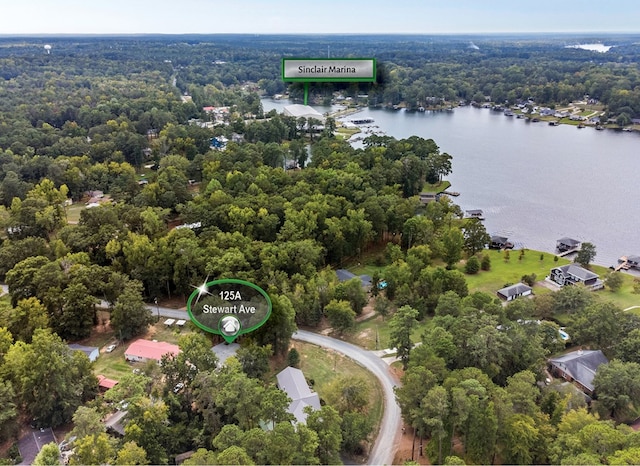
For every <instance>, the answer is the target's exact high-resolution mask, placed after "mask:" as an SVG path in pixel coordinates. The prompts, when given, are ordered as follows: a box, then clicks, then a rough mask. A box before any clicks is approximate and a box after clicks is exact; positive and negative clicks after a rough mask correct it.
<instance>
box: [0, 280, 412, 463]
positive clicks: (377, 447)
mask: <svg viewBox="0 0 640 466" xmlns="http://www.w3.org/2000/svg"><path fill="white" fill-rule="evenodd" d="M2 292H4V293H7V292H8V287H7V286H6V285H0V294H3V293H2ZM101 304H103V305H108V303H101ZM105 307H107V306H105ZM147 307H148V308H149V309H150V310H151V312H153V314H154V315H159V316H162V317H170V318H173V319H186V320H188V319H189V315H188V314H187V312H186V311H184V310H180V309H170V308H166V307H162V306H156V305H155V304H147ZM292 338H293V339H294V340H299V341H303V342H306V343H311V344H314V345H318V346H321V347H323V348H328V349H331V350H333V351H337V352H339V353H342V354H344V355H345V356H347V357H349V358H351V359H353V360H354V361H356V362H357V363H358V364H360V365H361V366H363V367H364V368H365V369H367V370H368V371H369V372H371V373H372V374H373V375H374V376H375V377H376V378H377V379H378V380H379V381H380V385H381V387H382V391H383V392H384V413H383V415H382V422H381V424H380V430H379V431H378V436H377V438H376V441H375V444H374V445H373V448H372V449H371V453H370V455H369V464H393V458H394V455H395V446H396V436H397V435H398V431H399V427H400V426H401V425H402V424H401V422H402V417H401V413H400V407H399V406H398V403H396V397H395V393H394V391H393V387H395V386H397V381H396V380H395V379H394V378H393V376H392V375H391V373H390V372H389V366H388V365H387V364H386V363H385V362H384V361H382V360H381V359H380V358H379V357H378V356H376V355H375V354H373V353H372V352H371V351H367V350H364V349H362V348H360V347H358V346H355V345H352V344H351V343H346V342H344V341H341V340H336V339H334V338H330V337H325V336H323V335H318V334H317V333H313V332H307V331H305V330H298V331H297V332H296V333H294V334H293V336H292Z"/></svg>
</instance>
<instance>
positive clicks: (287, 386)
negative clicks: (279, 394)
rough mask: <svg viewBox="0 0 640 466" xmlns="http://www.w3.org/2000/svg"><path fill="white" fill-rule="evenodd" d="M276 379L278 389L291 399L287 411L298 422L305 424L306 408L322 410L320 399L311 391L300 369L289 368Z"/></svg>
mask: <svg viewBox="0 0 640 466" xmlns="http://www.w3.org/2000/svg"><path fill="white" fill-rule="evenodd" d="M276 379H277V381H278V388H279V389H280V390H282V391H283V392H285V393H286V394H287V395H288V396H289V398H291V403H289V407H288V408H287V411H288V412H289V413H291V414H293V415H294V417H295V418H296V422H300V423H302V424H305V423H306V421H307V413H305V412H304V408H306V407H307V406H311V408H313V409H314V410H318V409H320V397H319V396H318V394H317V393H315V392H312V391H311V389H310V388H309V385H307V380H306V379H305V378H304V374H303V373H302V371H301V370H300V369H296V368H295V367H287V368H286V369H284V370H282V371H281V372H279V373H278V375H277V376H276Z"/></svg>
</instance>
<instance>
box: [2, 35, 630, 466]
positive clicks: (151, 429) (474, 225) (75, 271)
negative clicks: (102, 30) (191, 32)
mask: <svg viewBox="0 0 640 466" xmlns="http://www.w3.org/2000/svg"><path fill="white" fill-rule="evenodd" d="M565 40H566V38H546V39H544V40H543V39H541V38H540V37H525V38H518V39H514V38H500V39H498V38H495V37H492V38H482V37H456V38H447V37H438V38H425V37H411V36H407V37H400V36H398V37H395V36H394V37H390V38H388V40H384V41H383V40H382V39H379V38H378V39H376V38H371V37H359V36H354V37H350V38H349V40H348V41H347V40H346V39H344V38H322V37H308V38H303V40H292V39H291V38H289V37H277V36H269V37H264V38H254V37H243V36H239V37H235V36H234V37H231V36H229V37H227V36H220V37H217V36H216V37H212V38H208V37H199V36H193V37H186V36H185V37H180V38H176V37H135V38H126V37H114V38H91V39H87V38H48V39H47V40H46V41H45V40H44V39H31V40H26V39H24V40H20V41H17V40H11V39H2V40H0V45H2V47H0V73H1V78H2V79H0V203H1V205H2V207H0V222H1V225H2V227H3V229H4V231H5V235H4V237H3V241H2V244H1V245H0V279H2V281H4V283H6V284H7V286H8V288H9V294H10V300H5V301H2V302H0V406H4V409H3V410H2V414H1V415H0V435H1V436H2V438H3V439H7V438H10V437H11V436H13V435H15V434H16V432H17V428H18V425H19V424H18V421H19V420H21V419H22V418H24V417H27V418H29V419H34V420H36V421H38V423H39V424H42V425H52V426H58V425H62V424H65V423H68V422H70V421H73V423H74V426H75V427H74V431H73V433H74V436H75V437H76V440H75V448H74V450H75V454H74V456H72V461H73V462H76V464H98V463H117V464H163V463H167V462H168V461H172V459H173V458H174V457H175V455H177V454H179V453H182V452H184V451H187V450H191V449H198V452H197V454H196V456H194V457H192V458H191V459H190V460H189V461H190V462H191V464H251V463H255V464H288V463H300V464H318V463H321V464H328V463H335V462H338V461H340V456H339V455H340V453H354V452H359V451H362V449H363V446H365V445H366V442H367V441H370V440H371V438H370V434H371V430H372V426H371V425H369V424H368V423H367V418H366V416H365V411H366V408H365V404H366V401H364V402H363V401H362V398H363V397H362V396H360V397H356V396H354V398H349V396H348V394H351V395H352V396H353V394H354V393H361V392H364V391H365V390H364V389H363V388H362V386H361V384H360V381H358V380H342V381H340V383H338V384H336V386H335V387H334V388H333V389H334V391H335V393H336V395H335V396H333V397H331V398H332V399H331V400H329V401H330V402H329V403H327V404H326V405H325V406H324V407H323V408H322V410H320V411H317V412H314V413H312V414H310V416H309V418H308V421H307V425H306V426H303V425H298V426H297V427H296V428H295V429H294V427H293V426H292V424H291V423H290V422H289V421H290V416H289V415H288V414H287V412H286V407H287V404H288V401H287V398H286V395H284V394H283V393H282V392H281V391H279V390H277V389H276V388H275V386H274V385H273V383H271V381H270V380H268V379H267V374H268V372H269V357H271V356H272V355H276V356H280V357H286V356H287V355H288V354H289V340H290V337H291V334H292V333H293V331H294V330H295V329H296V326H308V327H311V328H315V327H317V326H318V325H319V324H322V323H328V324H329V325H331V327H332V328H333V329H334V331H336V333H338V334H340V333H348V332H349V331H350V330H351V329H352V328H353V327H354V325H355V318H356V316H357V315H359V314H360V313H362V310H363V307H364V306H365V304H366V303H367V300H368V299H369V296H367V294H366V292H365V291H364V290H363V288H362V286H361V282H360V280H359V279H355V280H351V281H347V282H340V281H339V280H338V279H337V276H336V274H335V272H334V269H335V268H338V267H339V266H341V265H343V264H345V263H349V262H350V261H354V260H355V261H357V260H358V258H360V257H362V256H363V255H364V254H370V255H371V254H373V255H375V256H376V260H377V261H378V262H379V265H385V266H386V267H385V269H384V273H383V274H377V273H376V274H374V276H373V277H372V291H371V294H372V299H373V300H374V302H375V308H376V311H377V312H378V313H379V314H380V315H383V316H385V317H386V316H388V321H389V326H390V328H391V338H392V343H393V345H394V346H395V347H396V348H397V350H398V356H399V357H400V359H401V361H402V363H403V370H404V376H403V379H402V388H399V389H398V391H397V397H398V401H399V403H400V405H401V407H402V409H403V416H404V418H405V422H406V424H407V425H408V426H411V427H412V428H414V429H415V432H416V435H418V436H420V437H424V438H429V439H430V442H429V444H428V448H427V450H428V454H429V455H430V458H431V459H432V461H433V462H434V463H435V462H443V461H445V459H446V460H447V461H448V462H450V463H454V462H456V461H462V460H464V461H466V462H469V463H492V462H509V463H522V464H527V463H548V462H552V463H566V464H578V463H579V462H588V463H590V464H598V463H601V462H602V463H604V464H616V463H615V462H616V461H631V462H636V463H637V462H638V460H640V456H639V452H640V437H638V435H637V434H635V433H634V432H633V431H631V429H630V428H628V427H627V426H625V425H624V424H622V421H628V420H630V419H631V418H633V415H634V414H635V412H636V406H637V403H638V402H640V378H639V375H638V374H639V373H640V372H639V371H638V370H637V369H638V366H637V364H638V363H640V350H639V348H640V320H639V319H638V318H637V317H635V316H634V315H633V314H630V313H624V312H622V311H621V310H620V309H619V308H617V307H616V306H615V305H613V304H611V303H603V302H601V301H598V300H594V298H593V296H592V295H591V294H590V293H589V292H586V291H585V290H582V289H580V288H579V287H568V288H566V289H563V290H562V291H560V292H558V293H554V294H552V295H549V294H547V295H540V296H539V297H537V298H536V299H534V300H526V301H517V302H514V303H512V304H509V305H508V306H502V305H501V303H500V302H499V301H498V300H497V299H496V298H495V296H493V295H489V294H486V293H482V292H477V291H475V290H470V289H469V287H468V285H467V281H466V278H465V276H466V274H475V273H478V271H479V270H487V269H490V268H491V261H492V260H496V256H495V255H494V256H490V255H488V254H487V253H486V251H484V248H485V245H486V244H487V243H488V241H489V237H488V235H487V233H486V231H485V229H484V226H483V225H482V224H481V223H480V222H478V221H477V220H468V219H464V218H463V215H462V212H461V210H460V208H459V207H458V206H456V205H455V204H454V203H453V202H451V200H450V199H449V198H448V197H446V196H443V197H441V198H440V199H439V200H437V201H435V202H431V203H428V204H426V205H423V204H422V203H421V202H420V199H419V196H418V194H419V193H420V192H421V191H422V190H423V186H424V184H425V182H427V183H437V182H438V181H439V180H441V179H443V178H444V177H446V176H447V175H448V174H450V172H451V160H452V155H450V154H447V153H443V152H441V151H440V148H439V147H438V145H437V142H436V141H433V140H431V139H422V138H419V137H415V136H414V137H410V138H407V139H403V140H395V139H393V138H390V137H378V136H371V137H369V138H367V139H365V146H364V148H363V149H354V148H352V147H351V146H350V145H349V144H347V143H346V142H344V141H343V140H342V139H339V138H337V137H336V136H334V134H333V132H332V131H331V124H330V121H331V120H328V121H327V124H326V125H325V126H324V129H323V130H321V131H318V132H313V131H310V127H312V124H307V123H311V122H306V121H300V120H296V119H295V118H293V117H287V116H284V115H277V114H275V113H270V114H267V115H264V114H263V112H262V109H261V105H260V100H259V96H258V94H257V91H258V90H259V89H262V90H266V91H267V92H268V93H270V94H272V93H276V92H282V91H284V90H285V87H284V84H283V83H281V82H280V81H279V78H278V77H279V66H280V58H281V57H282V56H285V55H292V56H293V55H297V56H304V55H309V56H311V55H318V56H322V54H323V53H326V47H327V43H329V44H330V47H331V54H332V55H343V56H355V55H359V56H375V57H376V58H377V59H378V60H379V62H380V63H381V67H380V68H381V70H380V73H381V75H380V77H381V79H380V82H379V83H378V84H376V85H373V86H370V87H362V88H360V87H358V86H356V85H354V86H347V87H346V88H345V89H344V91H345V92H347V93H352V94H353V95H356V94H358V93H361V92H367V93H368V95H369V100H370V102H371V103H373V102H375V100H376V99H379V102H384V103H390V104H393V103H399V102H401V101H404V102H407V101H408V102H413V101H415V102H416V103H420V102H422V101H423V100H424V99H427V98H429V97H437V98H444V99H445V100H447V101H456V100H458V99H474V98H475V96H476V95H480V96H483V98H484V96H490V98H491V99H492V100H494V101H502V100H505V99H507V100H516V99H519V98H528V97H532V98H534V99H535V100H536V101H539V102H541V103H547V104H554V103H557V104H561V103H564V102H568V101H570V100H573V99H578V98H582V97H583V96H584V94H589V95H590V96H591V97H592V98H595V99H598V100H600V101H601V102H603V103H604V104H605V105H607V106H608V111H609V112H610V114H611V115H619V114H622V113H625V114H626V115H627V116H628V117H629V118H632V117H639V116H640V93H639V92H640V91H639V89H640V87H639V85H638V80H639V79H640V70H639V69H638V53H640V50H639V48H638V45H634V43H633V40H634V39H633V38H627V37H616V38H615V41H616V45H618V46H617V47H615V48H614V49H612V50H611V51H610V52H608V53H607V54H598V55H594V54H593V53H590V52H586V51H581V50H575V49H567V48H564V47H563V44H564V42H563V41H565ZM471 41H472V42H473V44H475V45H476V47H475V48H470V47H469V43H470V42H471ZM45 43H46V44H50V45H51V48H50V50H48V51H49V52H50V53H47V51H46V50H45V49H44V48H43V46H44V44H45ZM333 90H334V88H333V87H331V86H326V85H325V86H318V87H317V88H316V87H314V88H313V92H314V93H315V94H316V95H317V96H319V97H320V98H322V96H323V95H324V94H330V93H331V92H332V91H333ZM291 91H292V92H293V94H294V95H295V93H296V89H295V87H294V88H292V89H291ZM185 95H188V96H189V98H184V97H185ZM205 106H215V107H228V108H229V111H228V114H227V115H226V116H225V118H224V120H223V121H217V122H213V121H211V116H210V115H209V114H208V113H207V112H206V111H205V110H203V107H205ZM204 123H211V124H210V125H208V124H204ZM222 136H224V137H225V138H227V139H228V140H229V142H228V144H226V146H225V148H224V150H220V149H219V148H217V147H215V146H214V145H213V144H212V138H214V137H216V138H218V137H222ZM307 146H310V149H309V150H310V153H311V157H310V160H308V157H307V155H308V154H307ZM291 160H295V161H296V162H297V165H298V167H299V168H297V169H292V170H285V169H284V168H283V167H285V166H287V165H288V164H287V161H291ZM96 192H101V194H102V195H104V197H101V200H100V202H101V205H100V206H98V207H93V208H84V207H85V203H87V202H89V200H90V198H93V197H95V196H96V195H95V193H96ZM105 201H108V202H105ZM78 206H81V209H79V210H78V209H77V207H78ZM74 208H75V210H74ZM72 212H75V213H76V214H77V215H78V216H77V219H76V218H72V217H73V215H72ZM180 225H182V226H185V225H189V226H190V227H183V228H175V227H176V226H180ZM463 259H464V260H465V265H461V260H463ZM205 277H210V278H211V279H219V278H240V279H244V280H249V281H251V282H253V283H256V284H257V285H259V286H260V287H262V288H263V289H265V290H267V291H268V293H269V295H270V296H271V299H272V301H273V311H272V315H271V317H270V319H269V321H268V322H267V323H266V324H265V326H263V327H262V328H261V329H259V330H257V331H256V332H254V333H253V334H252V335H251V337H246V338H245V339H244V340H243V341H242V346H243V348H242V350H241V352H240V353H239V354H238V358H237V359H238V362H237V363H236V362H232V363H230V364H228V365H226V366H225V367H224V368H223V369H216V360H215V356H214V355H213V354H212V353H211V351H210V341H209V340H208V339H207V338H205V337H204V336H202V335H199V334H194V335H188V336H185V337H184V338H182V339H181V341H180V347H181V349H182V352H181V353H180V355H179V356H177V357H175V358H165V359H164V360H163V361H162V364H161V365H160V366H158V367H155V366H153V365H152V366H149V367H147V368H146V369H145V372H144V373H143V374H131V375H130V376H129V377H127V378H126V379H124V380H121V381H120V384H119V385H118V386H117V387H116V388H114V389H112V390H110V391H109V392H107V394H106V395H105V396H104V397H99V398H95V395H96V392H97V380H96V378H95V376H94V375H93V373H92V370H91V365H90V364H89V362H88V360H87V359H86V358H85V357H84V356H83V355H81V354H79V353H77V352H75V353H73V354H71V353H70V352H69V351H67V350H66V346H65V344H64V342H65V341H67V342H71V341H78V340H82V339H83V338H86V337H88V336H89V335H90V334H91V332H92V331H93V330H94V329H95V327H96V326H99V325H103V326H104V322H101V321H100V318H99V317H98V313H97V312H96V304H97V303H98V301H100V300H104V301H106V302H107V304H108V306H109V311H110V318H109V321H110V322H109V325H110V327H111V328H112V329H113V331H114V332H115V334H116V335H119V338H120V339H122V340H124V341H127V340H130V339H132V338H134V337H136V336H138V335H141V334H144V332H145V331H146V329H147V327H148V326H149V324H151V323H152V321H153V318H152V316H151V314H150V311H149V309H148V308H147V307H146V306H145V304H144V303H145V301H147V302H148V301H151V300H153V299H154V298H160V299H162V298H169V297H175V296H178V297H183V298H184V297H186V296H187V295H188V294H189V293H190V292H191V290H192V289H193V285H194V284H196V283H201V282H202V281H203V279H205ZM383 282H384V286H379V285H381V284H382V283H383ZM559 314H569V315H571V316H572V319H571V326H569V327H567V331H568V332H570V333H571V334H572V335H573V342H574V343H576V344H581V345H585V346H588V347H594V348H598V349H602V350H603V351H605V352H606V354H607V355H608V356H609V357H610V358H612V359H614V358H615V359H614V361H613V362H612V363H611V364H610V365H608V369H607V370H604V371H599V372H598V375H597V377H596V380H595V384H596V392H597V393H598V400H597V402H595V403H594V404H593V405H591V406H590V407H587V404H586V402H585V399H584V397H583V396H582V395H580V394H577V393H576V392H575V391H573V390H571V389H570V388H567V387H566V386H559V385H557V384H551V385H548V386H546V385H545V384H544V383H543V381H544V380H545V378H546V375H545V372H544V367H545V360H546V358H547V357H549V355H551V354H555V353H557V352H558V351H560V350H562V349H563V348H564V343H563V342H562V341H560V339H559V338H558V329H559V326H558V324H557V323H556V322H555V321H554V317H555V316H557V315H559ZM418 322H427V323H428V325H427V326H426V330H425V332H424V333H423V336H422V344H421V345H419V346H416V347H414V345H413V343H414V342H413V341H412V340H411V330H412V329H413V328H414V327H415V325H416V324H417V323H418ZM289 356H290V354H289ZM52 368H53V369H55V370H52ZM621 380H622V381H624V383H621V382H620V381H621ZM43 381H46V384H44V383H43ZM178 384H181V385H180V387H181V389H180V390H175V389H174V387H178ZM43 387H46V388H43ZM71 387H74V388H75V389H74V390H72V389H71ZM365 398H366V397H365ZM123 404H126V405H127V406H130V409H129V416H128V423H127V426H126V429H125V434H124V438H123V439H121V440H116V439H115V438H113V437H112V436H110V435H108V434H107V433H106V432H105V430H104V425H103V424H102V423H101V422H100V419H101V418H102V417H103V415H104V414H105V413H106V412H107V411H109V410H112V409H113V407H114V406H122V405H123ZM250 408H251V409H250ZM587 408H589V409H587ZM263 421H271V423H272V426H273V428H272V429H271V430H263V429H261V428H260V422H263ZM595 437H597V438H598V439H600V440H598V441H594V440H593V439H594V438H595ZM292 442H294V443H292ZM456 444H458V446H456ZM292 445H294V448H292ZM454 446H455V448H454ZM43 451H45V450H43ZM56 454H57V453H56Z"/></svg>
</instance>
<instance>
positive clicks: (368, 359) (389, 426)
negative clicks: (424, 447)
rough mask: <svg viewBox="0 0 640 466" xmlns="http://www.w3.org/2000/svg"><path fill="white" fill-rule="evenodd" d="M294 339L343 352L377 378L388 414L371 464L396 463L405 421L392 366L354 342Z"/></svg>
mask: <svg viewBox="0 0 640 466" xmlns="http://www.w3.org/2000/svg"><path fill="white" fill-rule="evenodd" d="M293 339H294V340H299V341H304V342H307V343H312V344H314V345H318V346H322V347H324V348H329V349H332V350H334V351H337V352H339V353H342V354H344V355H345V356H347V357H349V358H351V359H353V360H354V361H356V362H357V363H358V364H360V365H361V366H363V367H365V368H366V369H367V370H368V371H370V372H371V373H372V374H373V375H374V376H376V378H377V379H378V380H379V381H380V385H381V386H382V390H383V392H384V413H383V415H382V423H381V425H380V430H379V432H378V437H377V438H376V442H375V444H374V446H373V448H372V449H371V454H370V455H369V464H393V458H394V455H395V447H396V435H397V434H398V430H399V426H400V425H401V422H402V420H401V419H402V418H401V413H400V406H398V403H396V398H395V394H394V392H393V387H395V386H396V385H397V382H396V380H395V379H394V378H393V377H392V375H391V374H390V372H389V366H388V365H387V364H385V363H384V362H383V361H382V360H381V359H380V358H379V357H378V356H376V355H375V354H373V353H372V352H371V351H367V350H363V349H362V348H360V347H358V346H355V345H352V344H350V343H346V342H344V341H341V340H336V339H334V338H329V337H325V336H323V335H318V334H317V333H312V332H307V331H304V330H298V331H297V332H296V333H294V334H293Z"/></svg>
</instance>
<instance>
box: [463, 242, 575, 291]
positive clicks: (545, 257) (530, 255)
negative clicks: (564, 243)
mask: <svg viewBox="0 0 640 466" xmlns="http://www.w3.org/2000/svg"><path fill="white" fill-rule="evenodd" d="M483 254H488V255H489V258H490V259H491V270H488V271H483V270H481V271H479V272H478V273H477V274H475V275H467V274H465V278H466V279H467V285H468V287H469V292H474V291H484V292H487V293H490V294H495V293H496V291H498V290H499V289H501V288H504V287H505V286H507V285H513V284H514V283H519V282H520V281H522V276H523V275H530V274H532V273H535V274H536V281H541V280H544V279H545V277H546V276H547V275H549V272H550V271H551V269H552V268H553V267H557V266H559V265H565V264H569V263H570V262H571V261H570V260H568V259H563V258H561V257H560V258H558V261H557V262H555V261H554V260H553V259H554V257H555V255H554V254H550V253H547V252H540V251H533V250H524V256H522V257H520V250H519V249H516V250H509V260H505V255H504V251H498V250H486V251H484V253H483ZM541 257H542V259H541ZM458 270H460V271H461V272H463V273H464V265H459V266H458ZM549 291H550V290H549V289H548V288H545V287H542V286H538V285H536V286H534V289H533V292H534V293H548V292H549Z"/></svg>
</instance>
